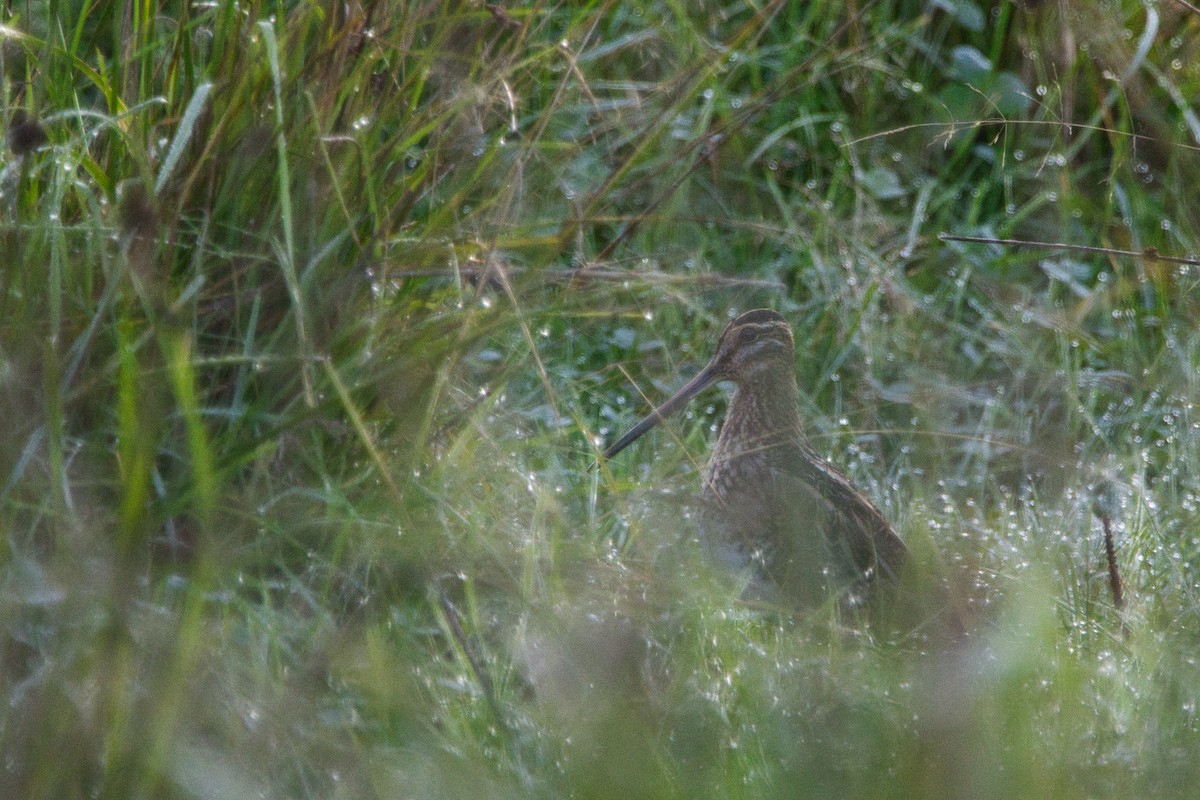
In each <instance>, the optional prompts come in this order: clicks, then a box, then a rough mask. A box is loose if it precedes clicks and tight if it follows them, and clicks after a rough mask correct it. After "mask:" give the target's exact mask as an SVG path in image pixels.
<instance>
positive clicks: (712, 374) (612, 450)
mask: <svg viewBox="0 0 1200 800" xmlns="http://www.w3.org/2000/svg"><path fill="white" fill-rule="evenodd" d="M719 376H720V371H719V370H718V369H717V365H716V362H715V361H712V362H709V364H708V366H707V367H705V368H704V369H702V370H700V372H699V373H697V375H696V377H694V378H692V379H691V380H690V381H688V382H687V384H686V385H684V387H683V388H682V389H680V390H679V391H678V392H676V393H675V394H673V395H671V397H670V399H668V400H667V401H666V402H665V403H663V404H662V405H661V406H659V407H658V408H656V409H654V410H653V411H651V412H650V413H649V414H648V415H646V418H645V419H643V420H642V421H641V422H639V423H638V424H637V425H634V426H633V427H632V428H630V429H629V432H628V433H626V434H625V435H624V436H622V437H621V438H620V439H617V440H616V441H615V442H613V443H612V444H611V445H609V448H608V449H607V450H605V451H604V457H605V458H612V457H613V456H615V455H616V454H617V453H619V452H621V451H622V450H624V449H625V448H626V447H628V446H629V445H631V444H633V441H634V440H635V439H637V438H638V437H639V436H641V435H642V434H643V433H645V432H646V431H648V430H650V429H651V428H653V427H654V426H655V425H657V424H658V423H660V422H662V421H663V420H664V419H666V418H667V417H669V416H671V415H672V414H674V413H675V412H676V411H678V410H679V409H680V408H682V407H683V406H684V405H685V404H686V403H687V401H688V400H691V399H692V398H693V397H695V396H696V395H698V394H700V392H702V391H704V390H705V389H707V388H708V387H709V386H711V385H712V384H714V383H716V381H717V379H718V377H719Z"/></svg>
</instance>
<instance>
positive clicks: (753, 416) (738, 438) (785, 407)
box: [717, 374, 804, 455]
mask: <svg viewBox="0 0 1200 800" xmlns="http://www.w3.org/2000/svg"><path fill="white" fill-rule="evenodd" d="M803 439H804V427H803V425H802V424H801V422H800V391H799V389H798V388H797V387H796V379H795V377H793V376H792V375H791V374H785V375H771V376H767V377H766V378H764V379H763V380H761V381H756V382H753V383H749V382H747V383H744V384H739V385H738V387H737V389H736V390H735V391H734V393H733V397H732V398H731V399H730V401H729V410H728V412H727V413H726V414H725V422H724V424H723V425H722V426H721V435H720V437H719V438H718V441H717V448H718V449H723V450H724V451H725V452H726V453H727V454H729V455H733V454H734V453H732V452H731V449H733V448H737V449H758V448H763V447H770V446H772V445H778V444H779V443H781V442H795V441H797V440H801V441H802V440H803ZM722 446H724V447H722Z"/></svg>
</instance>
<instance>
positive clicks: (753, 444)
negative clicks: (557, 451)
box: [604, 309, 908, 606]
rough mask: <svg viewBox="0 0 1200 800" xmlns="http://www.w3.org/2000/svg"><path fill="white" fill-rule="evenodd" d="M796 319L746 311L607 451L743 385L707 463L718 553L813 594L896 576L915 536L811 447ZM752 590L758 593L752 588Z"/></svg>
mask: <svg viewBox="0 0 1200 800" xmlns="http://www.w3.org/2000/svg"><path fill="white" fill-rule="evenodd" d="M794 369H795V344H794V341H793V339H792V330H791V328H790V327H789V326H788V324H787V321H786V320H785V319H784V318H783V317H782V316H781V315H780V314H778V313H776V312H774V311H770V310H767V309H758V310H755V311H747V312H746V313H745V314H742V315H741V316H739V317H738V318H737V319H735V320H733V321H732V322H730V323H729V325H728V326H726V328H725V331H724V332H723V333H722V334H721V341H720V344H719V345H718V346H717V353H716V355H715V356H713V358H712V360H711V361H710V362H709V363H708V365H707V366H706V367H705V368H704V369H702V370H701V371H700V373H699V374H698V375H696V376H695V377H694V378H692V379H691V380H690V381H688V383H687V385H685V386H684V387H683V388H682V389H680V390H679V391H678V392H676V393H675V394H674V395H673V396H672V397H671V398H670V399H669V400H667V401H666V402H665V403H663V404H662V405H661V406H659V407H658V408H657V409H656V410H655V411H653V412H651V413H650V414H649V415H648V416H647V417H646V418H645V419H643V420H642V421H641V422H639V423H638V424H637V425H635V426H634V427H633V429H632V430H630V431H629V432H628V433H626V434H625V435H624V436H622V437H621V438H620V439H618V440H617V441H616V442H614V443H613V444H612V446H611V447H609V448H608V449H607V450H605V451H604V457H605V458H611V457H612V456H614V455H616V454H617V453H619V452H620V451H621V450H623V449H625V447H627V446H628V445H629V444H630V442H632V441H634V440H635V439H637V438H638V437H639V436H641V435H642V434H644V433H645V432H646V431H648V430H650V429H651V428H653V427H654V426H655V425H657V424H658V423H659V422H661V421H662V420H663V419H665V418H666V417H667V416H669V415H670V414H671V413H673V412H674V411H676V410H678V409H679V408H681V407H682V406H683V405H684V404H685V403H687V402H688V400H690V399H691V398H693V397H695V396H696V395H697V394H699V393H700V392H701V391H703V390H704V389H705V388H707V387H709V386H711V385H712V384H714V383H718V382H720V381H731V382H733V383H734V384H735V385H736V389H735V391H734V393H733V398H732V399H731V400H730V402H729V410H728V412H727V413H726V415H725V422H724V423H723V424H722V426H721V434H720V436H719V437H718V438H717V445H716V447H715V448H714V450H713V453H712V458H711V460H710V461H709V463H708V468H707V469H706V471H705V475H704V485H703V488H702V491H701V501H702V507H703V510H704V515H703V524H702V532H703V534H704V536H705V538H706V539H707V540H708V541H709V543H710V544H711V545H712V547H713V549H714V551H715V552H716V553H718V554H719V555H720V557H721V560H723V561H727V562H730V563H733V564H735V565H738V566H741V567H743V568H744V567H751V568H752V569H753V573H754V576H753V582H752V584H751V585H752V587H758V588H762V589H764V590H765V592H764V594H766V596H768V597H769V596H772V595H774V594H776V593H778V592H782V594H783V598H782V599H786V600H789V601H790V602H793V603H796V604H798V605H801V606H806V605H811V604H813V603H814V602H816V601H817V600H819V599H820V598H821V597H822V596H823V595H824V594H825V593H827V592H829V591H844V590H850V591H852V592H853V593H854V595H858V594H859V592H858V590H861V589H864V588H869V587H870V586H871V585H872V584H873V583H874V582H875V580H876V579H877V578H878V577H879V576H883V577H885V578H893V579H894V578H896V577H897V575H898V573H899V571H900V570H901V568H902V566H903V565H904V563H905V560H906V558H907V557H908V548H907V547H905V545H904V542H903V541H901V540H900V538H899V537H898V536H896V533H895V531H893V530H892V526H891V525H890V524H888V521H887V519H885V518H884V516H883V514H881V513H880V512H879V509H877V508H876V507H875V506H874V505H873V504H872V503H871V501H870V500H868V499H867V498H866V497H865V496H864V495H863V493H862V492H861V491H859V490H858V489H857V488H856V487H855V486H854V484H853V483H851V482H850V480H849V479H848V478H847V477H846V476H845V475H843V474H842V473H841V472H839V471H838V470H837V469H835V468H834V467H833V466H831V465H830V464H829V463H828V462H826V461H825V460H824V459H822V458H821V457H820V456H819V455H817V454H816V452H815V451H814V450H813V449H812V446H811V445H810V444H809V442H808V438H807V437H806V436H805V435H804V427H803V425H802V424H801V422H800V407H799V406H800V393H799V390H798V389H797V387H796V376H795V373H794ZM755 593H759V592H758V591H757V589H756V590H755Z"/></svg>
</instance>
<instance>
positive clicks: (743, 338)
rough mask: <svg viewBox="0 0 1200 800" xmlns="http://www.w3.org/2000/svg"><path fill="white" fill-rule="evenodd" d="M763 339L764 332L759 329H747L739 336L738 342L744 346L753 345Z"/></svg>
mask: <svg viewBox="0 0 1200 800" xmlns="http://www.w3.org/2000/svg"><path fill="white" fill-rule="evenodd" d="M761 337H762V331H761V330H759V329H758V328H745V329H743V330H742V332H741V333H739V334H738V341H739V342H741V343H742V344H753V343H754V342H757V341H758V340H759V339H760V338H761Z"/></svg>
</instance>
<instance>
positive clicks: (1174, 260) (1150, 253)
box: [938, 233, 1200, 267]
mask: <svg viewBox="0 0 1200 800" xmlns="http://www.w3.org/2000/svg"><path fill="white" fill-rule="evenodd" d="M938 239H940V240H941V241H943V242H972V243H974V244H999V245H1004V246H1006V247H1038V248H1041V249H1043V250H1067V251H1070V252H1074V253H1092V254H1095V255H1105V256H1124V257H1127V258H1144V259H1146V260H1147V261H1161V262H1163V263H1165V264H1185V265H1187V266H1190V267H1200V259H1198V258H1184V257H1182V256H1164V255H1163V254H1162V253H1160V252H1158V248H1157V247H1147V248H1146V249H1145V250H1118V249H1116V248H1113V247H1091V246H1089V245H1085V244H1066V243H1064V242H1031V241H1027V240H1025V239H993V238H991V237H988V236H951V235H950V234H948V233H942V234H938Z"/></svg>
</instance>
